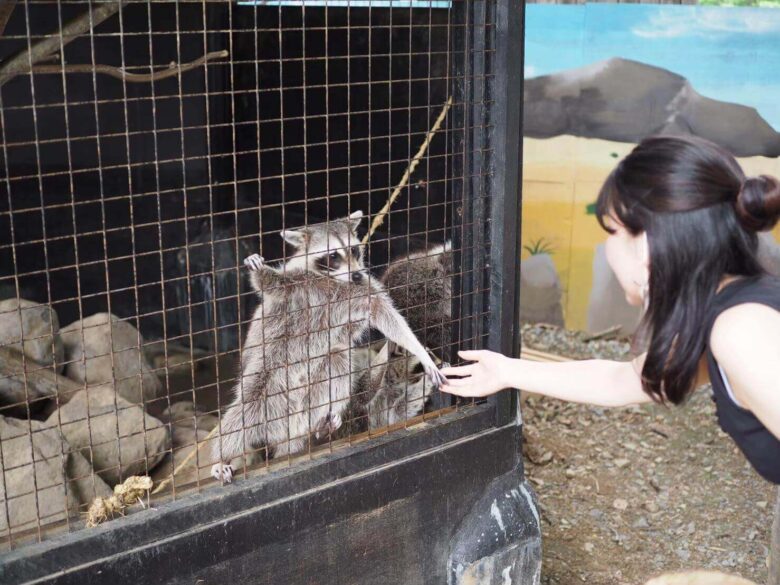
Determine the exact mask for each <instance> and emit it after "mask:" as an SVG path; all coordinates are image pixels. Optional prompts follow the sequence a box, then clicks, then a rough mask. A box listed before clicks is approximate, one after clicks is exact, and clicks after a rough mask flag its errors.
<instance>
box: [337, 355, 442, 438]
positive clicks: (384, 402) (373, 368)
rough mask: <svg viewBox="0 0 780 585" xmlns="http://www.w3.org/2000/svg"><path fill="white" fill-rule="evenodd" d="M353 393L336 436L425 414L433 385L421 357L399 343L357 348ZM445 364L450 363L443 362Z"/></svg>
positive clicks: (349, 434)
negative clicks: (406, 349)
mask: <svg viewBox="0 0 780 585" xmlns="http://www.w3.org/2000/svg"><path fill="white" fill-rule="evenodd" d="M353 363H354V364H355V370H354V379H353V384H352V387H353V394H352V398H351V399H350V402H349V405H348V407H347V408H346V410H345V411H344V413H343V414H342V417H341V418H342V419H343V421H344V425H343V426H342V427H341V428H340V429H338V431H337V432H335V433H333V435H332V438H335V439H340V438H344V437H349V436H354V435H356V434H358V433H363V432H366V431H367V430H369V429H371V430H374V429H379V428H382V427H386V426H388V425H393V424H395V423H398V422H403V421H405V420H408V419H410V418H413V417H415V416H417V415H419V414H422V412H423V411H424V409H425V407H426V406H427V405H428V403H429V402H430V398H431V396H432V394H433V392H432V390H433V387H432V386H431V384H430V382H429V381H428V379H427V377H426V376H425V372H424V368H423V365H422V364H421V363H420V360H419V359H418V357H417V356H415V355H411V354H409V353H408V352H406V351H405V350H404V349H402V348H401V347H399V346H398V345H396V344H395V343H392V342H388V341H385V342H383V343H382V345H381V348H379V349H376V348H375V347H372V346H363V347H359V348H355V358H354V362H353ZM442 366H443V367H446V366H447V364H446V363H443V364H442Z"/></svg>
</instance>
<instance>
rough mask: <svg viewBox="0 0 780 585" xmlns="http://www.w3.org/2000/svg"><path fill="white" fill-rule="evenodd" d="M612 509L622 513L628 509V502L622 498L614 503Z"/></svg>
mask: <svg viewBox="0 0 780 585" xmlns="http://www.w3.org/2000/svg"><path fill="white" fill-rule="evenodd" d="M612 507H613V508H615V510H620V511H621V512H622V511H624V510H627V509H628V502H627V501H626V500H624V499H622V498H618V499H616V500H615V501H614V502H612Z"/></svg>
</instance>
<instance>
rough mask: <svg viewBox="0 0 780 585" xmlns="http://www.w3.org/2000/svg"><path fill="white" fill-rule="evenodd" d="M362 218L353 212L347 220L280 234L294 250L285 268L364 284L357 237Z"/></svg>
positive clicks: (364, 273)
mask: <svg viewBox="0 0 780 585" xmlns="http://www.w3.org/2000/svg"><path fill="white" fill-rule="evenodd" d="M362 217H363V212H361V211H356V212H355V213H353V214H352V215H350V216H349V217H346V218H343V219H339V220H335V221H331V222H328V223H321V224H316V225H311V226H305V227H302V228H298V229H294V230H284V231H283V232H282V237H283V238H284V240H285V241H286V242H287V243H288V244H290V245H291V246H292V247H293V248H294V249H295V252H294V254H293V256H292V258H291V259H290V260H289V261H288V262H287V266H288V267H289V268H298V269H303V270H308V271H310V272H316V273H318V274H322V275H323V276H328V277H330V278H335V279H337V280H341V281H343V282H352V283H355V284H363V283H365V282H366V279H367V274H366V267H365V264H364V263H363V249H362V246H361V244H360V240H359V239H358V237H357V227H358V225H359V224H360V220H361V218H362Z"/></svg>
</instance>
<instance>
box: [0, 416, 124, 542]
mask: <svg viewBox="0 0 780 585" xmlns="http://www.w3.org/2000/svg"><path fill="white" fill-rule="evenodd" d="M0 441H2V445H3V448H2V451H0V464H1V465H2V469H3V470H4V473H3V476H2V477H3V481H1V482H0V510H2V512H0V532H2V533H7V532H6V531H7V530H8V528H9V524H10V528H11V530H13V531H17V530H24V529H27V528H33V527H35V526H37V523H38V518H40V523H41V525H45V524H51V523H53V522H59V521H62V520H64V519H65V518H66V517H68V516H71V517H72V516H74V515H76V514H77V513H78V510H79V506H80V505H83V504H88V503H89V502H91V501H92V499H93V498H95V497H108V496H110V495H111V489H110V488H109V487H108V486H107V485H106V484H105V482H103V480H102V479H100V478H99V477H97V476H95V475H94V474H93V472H92V467H91V466H90V464H89V462H88V461H87V460H86V459H85V458H84V457H83V456H82V455H81V453H79V452H78V451H74V450H73V449H72V447H71V446H70V445H69V444H68V442H67V441H66V440H65V439H64V438H63V437H62V436H61V435H60V434H59V433H58V432H57V430H56V429H53V428H47V427H46V425H45V424H44V423H41V422H39V421H35V420H33V421H26V420H25V421H22V420H18V419H13V418H7V417H4V416H2V415H0ZM33 462H34V463H33ZM33 466H34V467H33ZM66 488H67V489H66ZM6 503H7V504H6ZM6 510H7V513H6Z"/></svg>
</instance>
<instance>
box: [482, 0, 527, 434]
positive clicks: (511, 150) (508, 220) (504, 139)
mask: <svg viewBox="0 0 780 585" xmlns="http://www.w3.org/2000/svg"><path fill="white" fill-rule="evenodd" d="M523 21H524V3H523V2H521V1H519V0H497V2H496V18H495V26H496V27H497V30H496V35H495V39H496V50H495V77H494V83H493V95H492V98H493V99H492V102H493V111H492V115H491V119H492V129H493V132H492V137H491V138H492V139H491V145H492V164H491V171H492V173H491V174H492V181H491V185H490V192H491V194H492V198H491V204H492V205H491V209H490V228H491V230H490V258H489V264H490V287H489V289H490V304H489V306H490V315H489V319H490V325H489V334H488V345H487V347H488V349H491V350H493V351H498V352H501V353H503V354H505V355H511V356H514V357H517V356H519V352H520V321H519V314H520V310H519V293H520V250H521V246H520V202H521V193H520V191H521V182H520V176H521V175H520V169H521V166H522V139H521V137H522V127H521V126H522V119H523V117H522V107H523V66H522V63H523V40H524V38H525V35H524V22H523ZM516 396H517V393H516V392H515V391H514V390H507V391H504V392H502V393H501V394H499V395H498V396H496V397H495V398H494V400H495V403H496V424H497V425H502V424H506V423H508V422H509V421H510V420H511V419H512V418H513V417H514V416H516V411H517V409H518V407H519V406H518V405H517V403H516V402H517V400H516Z"/></svg>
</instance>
